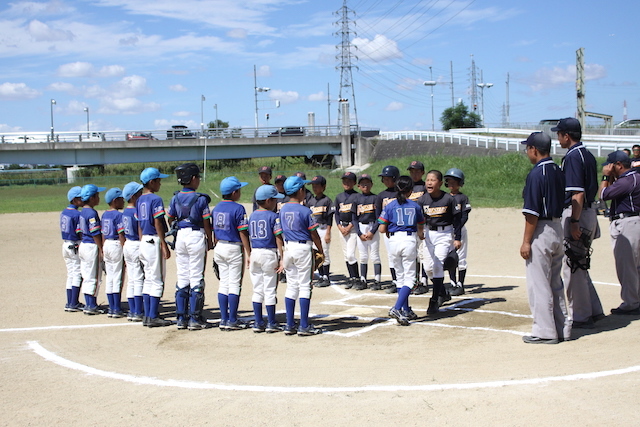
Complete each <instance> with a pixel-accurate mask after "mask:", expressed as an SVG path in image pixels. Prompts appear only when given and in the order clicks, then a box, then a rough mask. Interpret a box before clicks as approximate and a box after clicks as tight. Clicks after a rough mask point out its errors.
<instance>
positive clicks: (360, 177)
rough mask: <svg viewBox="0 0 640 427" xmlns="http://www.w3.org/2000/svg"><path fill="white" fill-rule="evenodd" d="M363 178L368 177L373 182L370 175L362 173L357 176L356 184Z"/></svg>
mask: <svg viewBox="0 0 640 427" xmlns="http://www.w3.org/2000/svg"><path fill="white" fill-rule="evenodd" d="M363 179H368V180H369V181H371V182H373V179H371V175H369V174H368V173H363V174H362V175H360V176H359V177H358V184H360V182H361V181H362V180H363Z"/></svg>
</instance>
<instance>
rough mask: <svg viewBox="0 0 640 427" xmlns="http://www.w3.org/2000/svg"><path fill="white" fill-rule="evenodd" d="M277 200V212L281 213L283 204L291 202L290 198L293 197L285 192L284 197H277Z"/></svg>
mask: <svg viewBox="0 0 640 427" xmlns="http://www.w3.org/2000/svg"><path fill="white" fill-rule="evenodd" d="M280 194H284V193H280ZM276 200H277V201H278V203H276V213H280V208H282V205H284V204H285V203H287V202H289V200H291V197H289V196H287V195H286V194H285V196H284V198H282V199H276Z"/></svg>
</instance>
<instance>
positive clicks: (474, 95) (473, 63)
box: [471, 54, 478, 113]
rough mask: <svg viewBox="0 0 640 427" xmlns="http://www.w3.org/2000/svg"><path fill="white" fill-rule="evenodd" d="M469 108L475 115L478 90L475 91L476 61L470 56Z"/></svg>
mask: <svg viewBox="0 0 640 427" xmlns="http://www.w3.org/2000/svg"><path fill="white" fill-rule="evenodd" d="M471 108H472V111H473V112H474V113H475V112H476V111H478V90H477V89H476V61H475V60H474V59H473V54H472V55H471Z"/></svg>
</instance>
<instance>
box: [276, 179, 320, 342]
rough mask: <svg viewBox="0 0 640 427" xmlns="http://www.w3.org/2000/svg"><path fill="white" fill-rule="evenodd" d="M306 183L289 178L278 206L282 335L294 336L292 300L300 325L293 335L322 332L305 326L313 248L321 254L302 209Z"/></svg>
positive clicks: (308, 213)
mask: <svg viewBox="0 0 640 427" xmlns="http://www.w3.org/2000/svg"><path fill="white" fill-rule="evenodd" d="M309 182H310V181H306V180H304V179H302V178H300V177H299V176H295V175H294V176H291V177H289V178H287V180H286V181H285V182H284V190H285V192H286V193H287V195H288V196H289V197H290V198H291V201H289V202H288V203H286V204H285V205H284V206H282V209H281V210H280V222H281V224H282V232H283V234H284V240H285V251H284V261H283V264H284V268H285V270H286V272H287V291H286V293H285V300H284V302H285V308H286V311H287V325H286V326H285V329H284V333H285V335H295V334H296V328H295V321H294V312H295V308H296V300H297V299H298V298H300V326H299V327H298V329H297V333H298V335H300V336H308V335H317V334H320V333H322V329H319V328H316V327H315V326H313V325H310V324H309V307H310V305H311V277H312V275H313V271H312V266H313V247H312V242H313V244H315V246H316V248H317V249H318V252H319V253H320V254H322V255H324V252H323V250H322V242H321V241H320V236H319V235H318V232H317V228H318V224H316V222H315V221H314V219H313V215H312V214H311V210H310V209H309V208H308V207H306V206H302V205H301V202H303V201H304V198H305V193H306V191H305V190H306V188H305V187H304V185H305V184H308V183H309Z"/></svg>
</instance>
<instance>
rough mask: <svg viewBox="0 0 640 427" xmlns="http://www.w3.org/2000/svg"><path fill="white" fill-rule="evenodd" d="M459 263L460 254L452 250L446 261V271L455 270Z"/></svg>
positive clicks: (444, 263) (444, 264)
mask: <svg viewBox="0 0 640 427" xmlns="http://www.w3.org/2000/svg"><path fill="white" fill-rule="evenodd" d="M458 261H459V258H458V252H457V251H456V250H455V249H451V250H450V251H449V253H448V254H447V256H446V258H445V259H444V262H443V267H444V269H445V270H446V271H449V270H454V269H456V268H458Z"/></svg>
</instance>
